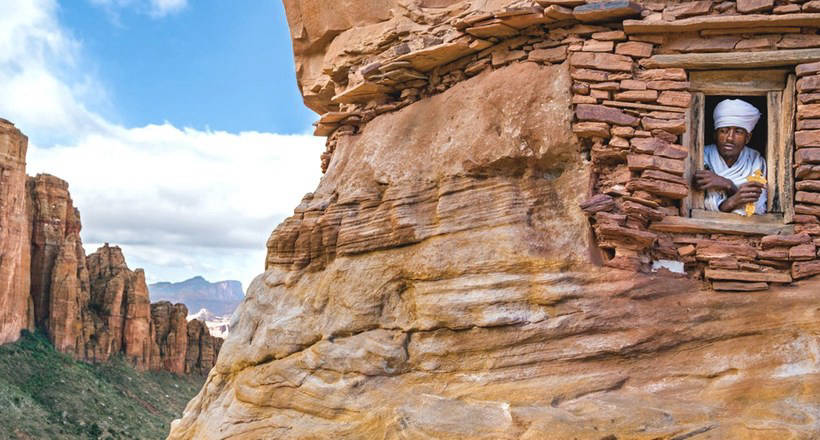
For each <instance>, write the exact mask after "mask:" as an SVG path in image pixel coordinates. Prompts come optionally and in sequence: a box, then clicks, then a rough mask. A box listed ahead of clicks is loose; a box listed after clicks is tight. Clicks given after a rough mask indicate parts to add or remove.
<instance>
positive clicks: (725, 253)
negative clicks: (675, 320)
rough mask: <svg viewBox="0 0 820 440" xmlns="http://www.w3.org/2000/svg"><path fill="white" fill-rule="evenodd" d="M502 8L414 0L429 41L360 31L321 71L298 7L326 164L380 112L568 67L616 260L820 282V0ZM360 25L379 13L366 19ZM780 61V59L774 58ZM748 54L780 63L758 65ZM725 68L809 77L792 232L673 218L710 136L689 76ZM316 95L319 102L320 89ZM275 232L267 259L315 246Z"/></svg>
mask: <svg viewBox="0 0 820 440" xmlns="http://www.w3.org/2000/svg"><path fill="white" fill-rule="evenodd" d="M407 3H412V2H407ZM422 3H423V2H422ZM504 3H510V2H499V5H500V6H504V7H498V8H496V9H493V7H494V3H493V2H475V3H472V4H468V5H466V6H465V3H464V2H455V1H452V2H448V1H445V2H438V3H436V5H433V6H430V5H424V4H421V5H418V2H416V3H413V4H414V5H417V6H416V7H421V8H424V7H425V6H427V7H429V8H432V10H433V11H440V12H439V13H438V14H431V13H430V10H431V9H426V10H425V13H426V21H425V22H424V23H423V24H425V25H426V28H425V31H424V33H423V35H420V33H421V32H422V31H419V30H418V26H417V25H418V23H404V22H400V23H399V24H396V25H394V27H395V29H394V30H393V32H386V33H384V34H376V35H377V37H374V38H373V39H371V40H367V39H366V38H365V39H364V41H365V42H364V43H362V42H361V41H360V40H362V38H359V40H356V37H361V35H355V36H352V37H349V38H350V40H352V41H357V42H358V43H359V45H360V47H356V48H355V49H354V50H347V51H344V52H343V51H341V50H340V49H339V47H338V46H334V45H335V44H336V43H335V42H334V44H331V45H330V46H329V47H327V48H326V50H327V52H326V53H325V56H324V58H323V59H322V62H323V63H324V64H323V65H322V66H321V70H319V67H317V66H316V65H317V64H318V61H317V60H316V59H314V58H310V57H307V58H305V57H299V55H300V51H301V50H306V49H305V48H306V47H309V46H311V44H313V45H316V44H321V42H322V38H324V37H322V35H327V34H326V33H327V32H331V30H329V29H327V28H323V27H322V26H319V25H318V24H316V23H315V22H313V23H312V22H310V21H309V19H307V18H305V17H306V16H307V13H305V12H304V11H302V15H297V14H294V13H291V14H290V15H289V19H290V21H291V26H292V27H293V26H294V25H295V26H297V27H299V26H301V29H302V34H301V35H295V36H294V50H295V52H296V53H297V58H298V59H299V60H300V61H301V62H302V63H307V64H312V65H314V66H313V67H311V71H310V72H307V71H306V70H304V69H301V68H300V70H299V75H300V81H301V83H302V86H303V90H305V95H306V98H305V99H306V103H308V105H311V106H312V107H313V108H316V109H321V110H322V111H324V113H323V114H322V116H321V118H320V120H319V121H318V122H317V123H316V134H317V135H326V136H328V141H327V150H326V152H325V153H324V154H323V156H322V169H323V171H327V170H328V167H329V166H330V165H331V162H332V158H333V153H334V151H335V149H336V147H337V145H338V144H339V142H340V140H341V139H343V138H345V137H348V136H351V135H355V134H358V133H360V132H361V131H362V127H363V126H365V125H366V124H368V123H369V121H371V120H372V119H374V118H375V117H376V116H378V115H380V114H384V113H389V112H397V111H399V110H400V109H401V108H404V107H406V106H408V105H410V104H412V103H414V102H417V101H419V100H420V99H422V98H426V97H430V96H433V95H437V94H440V93H442V92H443V91H445V90H447V89H449V88H451V87H452V86H453V85H455V84H457V83H459V82H461V81H464V80H465V79H467V78H471V77H473V76H476V75H478V74H480V73H481V72H484V71H485V70H495V69H500V68H502V67H504V66H507V65H511V64H516V63H537V64H541V65H562V66H564V67H566V68H568V69H569V74H570V77H571V78H572V83H571V84H570V85H569V87H570V90H571V92H572V105H573V110H574V121H573V122H572V131H573V132H574V133H575V135H576V136H577V137H578V139H579V140H580V142H581V145H582V146H581V151H580V152H579V153H580V154H581V156H582V158H583V159H584V160H587V161H589V163H590V164H591V169H592V171H593V174H592V181H591V182H590V192H589V198H588V200H587V201H585V202H584V203H583V204H582V205H581V207H582V209H583V210H584V211H585V212H586V213H587V214H588V215H589V218H590V224H591V225H592V228H593V231H594V234H595V237H596V241H597V243H598V246H599V248H600V249H601V260H602V262H603V263H604V264H606V265H607V266H611V267H616V268H621V269H627V270H633V271H643V272H647V271H649V270H651V268H652V264H653V262H656V261H659V260H672V261H678V262H681V263H683V264H684V265H685V268H686V271H687V273H689V274H692V275H694V276H696V277H699V278H703V279H705V280H707V281H710V282H711V286H712V287H713V288H715V289H723V290H759V289H765V288H767V287H768V285H769V283H786V284H787V283H790V282H792V280H795V279H800V278H805V277H809V276H812V275H816V274H818V273H820V259H819V257H818V248H817V246H818V244H820V238H818V237H820V192H819V191H820V171H819V170H820V148H817V147H820V130H818V128H820V122H818V121H820V111H818V109H817V108H815V107H818V106H820V104H818V102H820V76H818V71H820V64H818V62H820V61H818V60H820V52H818V49H817V48H820V35H818V33H817V31H818V26H820V21H818V19H820V14H818V12H820V3H818V2H817V1H809V2H805V1H777V2H775V1H751V0H747V1H738V2H734V1H725V2H713V1H709V0H703V1H694V2H681V3H678V2H627V1H612V2H602V3H593V2H590V3H585V2H583V1H548V0H543V1H519V2H513V4H512V5H506V6H505V5H503V4H504ZM303 7H304V6H303ZM404 7H407V8H411V9H412V7H413V6H412V5H407V4H405V5H404ZM368 10H371V9H368ZM371 11H372V10H371ZM376 15H378V14H376ZM410 16H411V17H412V15H410ZM431 17H432V19H431ZM360 19H361V20H368V18H367V16H366V15H363V16H361V17H360ZM300 20H302V21H305V23H302V22H301V21H300ZM369 20H373V21H374V23H373V24H367V25H364V26H362V27H363V28H367V29H371V30H373V31H376V30H378V29H380V28H387V26H386V25H385V24H383V22H379V21H378V19H377V18H376V17H370V18H369ZM325 24H326V23H325ZM312 31H313V34H311V32H312ZM343 41H348V40H345V39H343ZM348 49H350V48H348ZM778 52H779V53H782V57H780V58H779V59H778V57H779V56H778V55H774V57H773V54H777V53H778ZM672 54H704V55H708V54H727V55H732V56H733V57H732V58H725V59H724V60H725V61H723V62H721V61H720V59H717V61H716V62H715V63H713V64H712V65H711V66H710V67H708V68H707V67H703V66H698V67H695V68H694V69H692V68H687V67H688V66H675V65H674V63H675V62H674V61H669V60H668V59H664V58H663V57H662V56H664V55H672ZM743 54H750V55H751V54H757V55H761V54H765V55H766V57H767V59H769V60H771V59H776V60H777V61H774V62H771V61H769V62H768V64H767V62H763V61H760V62H757V63H755V62H754V61H752V62H749V61H744V60H743V58H744V55H743ZM729 63H732V64H729ZM679 64H680V63H679ZM721 66H725V67H726V68H727V69H729V68H732V69H737V68H739V67H744V66H746V67H747V68H750V69H753V68H758V69H761V68H764V67H768V66H777V67H778V68H786V69H789V70H790V71H791V72H792V73H794V74H796V76H797V79H798V80H797V84H796V92H795V95H794V96H793V97H792V99H793V102H794V103H795V105H794V107H795V108H794V109H793V110H794V113H795V120H793V121H788V123H789V124H792V126H793V127H794V128H795V130H796V131H795V132H794V137H793V140H792V139H786V140H783V142H785V143H788V145H787V146H786V150H787V151H791V150H792V148H793V149H794V156H793V157H789V160H793V163H794V165H795V169H794V179H793V180H791V181H790V182H789V184H791V185H793V186H794V188H795V189H796V192H795V193H794V194H793V196H794V201H793V207H794V215H793V216H790V218H788V220H787V222H788V223H793V225H787V226H786V227H783V228H776V227H775V228H770V229H769V230H766V231H764V230H760V231H757V230H751V231H750V230H748V229H743V230H742V231H734V230H731V229H732V228H729V231H725V230H722V229H721V228H717V229H716V228H711V227H706V226H699V225H697V224H695V225H691V224H688V223H687V225H686V226H685V227H682V226H680V225H678V224H677V223H675V222H671V224H670V221H669V219H667V220H666V221H664V218H666V217H678V216H680V215H681V214H682V213H683V215H684V216H688V212H686V211H688V209H686V207H683V208H682V204H684V203H685V202H684V200H685V199H687V198H688V197H689V196H690V194H691V193H692V191H693V189H692V188H691V184H690V181H691V177H690V176H691V172H692V166H691V164H690V160H691V159H692V158H691V157H690V155H689V152H690V144H691V143H692V141H691V139H687V136H695V135H696V134H694V133H693V132H692V130H691V127H688V126H687V115H688V114H690V113H691V112H692V108H693V106H694V104H693V94H692V93H691V90H690V81H689V74H690V72H691V71H694V70H706V69H708V70H719V69H720V68H721ZM770 68H771V67H770ZM317 71H321V73H322V74H317ZM306 83H308V84H306ZM309 83H313V84H314V85H313V86H311V84H309ZM318 84H323V85H322V86H321V87H319V85H318ZM533 86H534V87H537V86H538V85H536V84H534V85H533ZM318 90H322V92H321V93H319V94H318V95H313V94H312V92H311V91H318ZM328 90H332V91H333V93H329V92H328ZM328 110H329V111H328ZM765 122H766V121H761V123H765ZM789 155H791V153H789ZM297 214H298V212H297ZM299 215H300V216H301V214H299ZM298 218H299V217H296V218H294V219H293V221H300V220H297V219H298ZM324 218H325V219H326V218H327V217H324ZM300 224H301V223H300ZM741 229H742V228H741ZM752 229H753V228H752ZM331 230H332V229H331ZM277 231H278V232H274V234H273V235H272V236H271V240H270V241H269V253H268V264H269V265H275V264H289V263H291V262H295V261H304V258H305V257H295V256H294V254H299V253H300V251H299V250H298V248H299V247H300V245H301V244H302V243H299V241H300V240H299V238H298V233H295V231H293V230H292V228H289V226H288V222H286V223H285V224H284V225H283V226H282V227H280V228H279V229H277ZM294 234H295V235H294ZM302 241H303V242H304V240H302ZM311 242H312V243H314V244H315V243H317V241H316V240H312V241H311ZM306 251H307V250H306ZM306 251H302V253H304V252H306ZM307 252H309V251H307Z"/></svg>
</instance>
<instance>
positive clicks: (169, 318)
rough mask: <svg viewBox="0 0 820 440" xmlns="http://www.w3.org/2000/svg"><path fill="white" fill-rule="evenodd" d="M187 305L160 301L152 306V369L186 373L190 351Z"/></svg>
mask: <svg viewBox="0 0 820 440" xmlns="http://www.w3.org/2000/svg"><path fill="white" fill-rule="evenodd" d="M186 316H188V309H187V308H186V307H185V304H171V303H169V302H168V301H160V302H158V303H154V304H151V320H152V322H153V339H154V345H155V347H154V351H153V355H152V358H151V368H152V369H154V370H167V371H171V372H174V373H177V374H182V373H184V372H185V356H186V351H187V349H188V326H187V322H186V321H185V317H186Z"/></svg>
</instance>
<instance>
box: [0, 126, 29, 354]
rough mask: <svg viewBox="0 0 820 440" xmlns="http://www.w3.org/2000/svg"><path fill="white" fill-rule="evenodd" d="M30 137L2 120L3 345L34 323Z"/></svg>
mask: <svg viewBox="0 0 820 440" xmlns="http://www.w3.org/2000/svg"><path fill="white" fill-rule="evenodd" d="M27 148H28V139H27V138H26V137H25V136H24V135H23V133H21V132H20V130H18V129H16V128H15V127H14V124H12V123H11V122H9V121H6V120H5V119H0V344H5V343H7V342H13V341H16V340H17V338H18V337H19V336H20V331H21V330H23V329H29V330H30V329H32V328H33V326H34V318H33V316H32V314H33V307H32V305H31V299H30V296H29V294H28V291H29V283H30V281H29V275H28V273H29V266H30V248H29V242H30V240H31V238H30V230H29V222H28V216H27V208H26V150H27Z"/></svg>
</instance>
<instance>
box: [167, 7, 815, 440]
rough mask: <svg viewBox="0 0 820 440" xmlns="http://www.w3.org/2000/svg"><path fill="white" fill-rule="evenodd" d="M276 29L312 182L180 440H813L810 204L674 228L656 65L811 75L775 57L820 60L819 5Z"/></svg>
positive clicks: (664, 91) (524, 10)
mask: <svg viewBox="0 0 820 440" xmlns="http://www.w3.org/2000/svg"><path fill="white" fill-rule="evenodd" d="M284 3H285V6H286V9H287V14H288V22H289V24H290V27H291V35H292V38H293V46H294V52H295V54H296V64H297V70H298V72H297V74H298V78H299V85H300V87H301V90H302V93H303V95H304V97H305V103H306V104H307V105H308V106H309V107H310V108H312V109H314V110H316V111H317V112H321V113H322V116H321V118H320V120H319V122H318V123H317V134H320V135H328V149H327V152H326V153H325V155H324V156H323V164H322V165H323V169H325V171H326V173H325V175H324V177H323V178H322V180H321V182H320V183H319V185H318V187H317V189H316V191H314V192H313V193H311V194H308V195H307V196H306V197H305V198H304V199H303V201H302V203H301V204H300V205H299V206H298V207H297V208H296V210H295V212H294V215H293V216H292V217H290V218H289V219H287V220H285V221H284V222H283V223H282V224H281V225H279V226H278V227H277V228H276V230H275V231H274V232H273V234H272V235H271V237H270V239H269V241H268V255H267V260H266V271H265V272H264V273H263V274H262V275H260V276H259V277H257V278H256V279H255V280H254V282H253V283H252V284H251V286H249V288H248V292H247V296H246V299H245V301H244V302H243V304H242V305H241V306H240V308H239V309H238V311H237V313H236V315H235V316H236V317H237V319H236V322H234V323H233V325H232V333H231V334H230V335H229V337H228V339H227V340H226V341H225V344H224V346H223V348H222V350H221V352H220V355H219V358H218V360H217V364H216V366H215V368H214V369H213V370H211V373H210V375H209V378H208V381H207V382H206V384H205V386H204V387H203V389H202V391H201V392H200V394H199V395H198V396H197V397H196V398H194V400H192V401H191V403H190V404H189V405H188V407H187V408H186V412H185V414H184V416H183V417H182V418H181V419H180V420H178V421H175V423H174V425H173V427H172V430H171V433H170V436H169V438H171V439H183V438H185V439H194V438H195V439H210V438H213V439H217V438H219V439H221V438H232V439H255V438H293V439H296V438H385V439H399V438H407V439H416V438H419V439H421V438H437V439H438V438H452V439H462V438H487V439H507V438H509V439H518V438H523V439H568V438H578V439H595V440H600V439H647V440H648V439H666V440H670V439H678V440H681V439H686V438H715V439H718V438H720V439H724V438H726V439H728V438H731V439H743V438H749V439H751V438H755V439H784V438H791V439H811V438H814V437H815V436H816V434H817V432H820V397H818V396H820V392H819V391H820V355H818V352H819V351H820V339H818V335H820V325H819V324H818V323H819V322H820V320H818V311H820V308H818V303H819V302H820V299H818V296H817V295H818V293H817V292H820V280H818V279H817V277H814V278H812V277H811V275H812V274H813V273H814V272H813V269H812V268H813V267H814V266H813V264H816V263H811V262H812V261H817V256H816V247H815V245H816V243H817V237H818V236H819V235H820V230H818V229H817V228H816V227H815V226H812V224H813V223H816V222H817V221H818V220H817V214H818V213H817V212H816V210H815V211H812V209H813V206H815V205H816V204H814V205H812V204H811V203H808V202H805V200H814V199H812V198H811V197H812V196H803V198H802V200H804V202H799V203H798V204H797V205H796V206H803V208H800V209H799V210H798V211H799V212H797V214H799V215H800V217H798V216H795V217H794V218H793V219H787V221H789V222H792V221H793V222H792V223H789V224H787V225H785V226H784V225H783V224H782V223H781V226H780V227H779V229H776V230H775V233H772V232H763V231H762V229H761V228H759V227H749V226H746V227H745V228H739V227H736V226H731V225H730V226H727V225H725V224H723V225H722V226H720V227H719V228H718V227H714V226H713V228H716V229H711V230H709V229H706V230H704V229H703V228H704V226H703V225H704V224H707V223H708V222H700V223H698V222H689V223H685V222H684V221H683V220H678V218H677V215H678V213H680V212H682V211H684V210H685V209H686V206H685V205H684V204H683V202H682V200H684V199H686V197H687V196H688V193H689V187H688V180H687V179H686V176H687V174H686V173H687V172H691V169H690V168H687V167H688V166H689V165H687V164H689V163H690V162H688V160H689V159H688V156H689V153H688V150H687V149H685V148H683V147H682V144H683V143H687V142H690V140H691V139H692V134H691V124H692V121H693V116H692V114H693V113H692V112H693V110H692V107H691V105H692V102H693V101H696V100H697V99H695V98H693V96H695V97H696V96H697V95H693V93H692V92H690V91H689V89H690V87H693V85H692V84H691V83H690V82H689V76H688V75H689V73H688V72H687V70H685V69H684V68H682V67H675V66H671V65H670V64H669V63H672V62H673V61H675V60H679V59H680V58H674V57H672V58H670V56H672V55H668V54H688V53H698V54H700V53H710V55H711V54H713V53H720V54H722V53H724V52H727V51H738V52H744V53H741V54H740V56H736V57H733V58H731V59H732V60H735V61H733V62H736V63H738V64H736V65H734V66H735V67H739V66H741V64H740V63H742V62H749V61H751V62H758V63H760V64H758V65H757V66H758V67H760V66H766V65H767V63H768V65H772V64H771V63H775V65H778V66H781V65H782V66H789V67H788V68H789V69H792V71H795V72H796V73H797V74H799V75H800V76H807V75H808V76H810V75H815V74H816V73H817V72H818V71H820V66H818V67H816V68H814V67H811V66H812V65H804V64H802V63H806V62H807V61H820V53H818V51H817V50H816V49H810V51H809V52H799V53H797V52H794V53H792V52H782V53H776V52H777V51H779V50H784V51H788V50H791V49H792V48H794V47H799V48H801V49H805V48H816V47H820V37H818V33H817V27H818V23H820V15H819V14H816V12H818V11H820V4H818V2H773V1H769V2H752V1H745V0H740V1H737V2H734V1H727V2H721V3H713V2H711V1H698V2H684V3H678V2H669V3H666V2H641V3H633V2H627V1H613V2H602V3H586V2H584V1H581V0H579V1H563V0H555V1H552V0H543V1H542V0H538V1H511V0H477V1H458V0H452V1H448V0H441V1H439V0H429V1H428V0H392V1H367V0H362V1H354V2H345V3H344V4H342V3H337V4H329V3H327V2H321V1H318V0H285V2H284ZM625 19H626V20H625ZM766 49H769V50H770V52H775V53H768V54H756V55H755V54H752V53H751V52H760V51H763V50H766ZM746 52H748V53H746ZM653 54H658V55H659V56H658V57H657V58H656V57H654V56H653ZM661 55H663V56H661ZM731 55H736V54H731ZM789 56H791V57H793V58H788V57H789ZM812 57H814V58H812ZM724 58H725V57H724ZM670 60H671V61H670ZM687 60H690V61H691V60H700V61H698V62H700V63H702V64H700V65H701V66H706V65H707V64H708V63H709V62H711V61H709V60H713V58H709V57H708V56H707V57H705V58H704V57H701V58H695V57H692V58H687ZM704 60H705V61H704ZM784 60H787V61H784ZM677 62H680V61H677ZM691 62H694V61H691ZM714 62H718V58H714ZM777 63H781V64H777ZM789 63H791V64H789ZM795 66H797V67H795ZM801 66H802V67H801ZM701 69H703V67H701ZM812 69H814V70H812ZM812 81H814V80H812ZM816 88H820V82H816V83H812V82H811V81H806V80H804V81H803V83H802V85H801V86H800V87H798V89H802V91H800V94H797V93H796V92H794V91H792V92H793V93H792V96H793V97H794V98H795V100H797V99H801V100H804V101H802V102H803V103H804V104H809V105H811V104H810V103H812V102H817V100H818V99H820V97H819V96H815V95H817V94H816V93H814V94H812V91H813V90H816ZM780 93H782V94H781V95H772V96H774V97H776V96H780V97H781V98H782V97H783V96H787V95H788V89H787V90H785V91H781V92H780ZM809 95H812V96H809ZM770 99H772V100H774V99H775V98H770ZM778 99H779V98H778ZM778 102H781V101H778ZM784 108H785V109H788V108H789V106H785V107H784ZM812 108H813V107H812ZM812 108H807V107H802V111H801V107H797V111H798V115H797V116H796V119H795V118H793V119H788V118H789V116H788V115H789V113H788V112H786V113H785V121H786V122H784V125H783V127H786V126H787V125H786V124H787V123H791V124H796V123H798V122H799V124H801V125H799V126H798V127H803V128H798V130H802V131H804V133H802V134H801V135H800V136H802V138H801V140H800V141H799V142H798V143H797V145H792V144H790V141H789V140H788V139H782V143H781V144H778V145H781V146H782V147H784V148H786V147H788V148H793V147H798V148H795V150H800V149H801V148H809V147H810V145H811V144H812V143H813V142H815V141H813V140H811V139H813V138H812V136H815V135H816V130H814V129H809V128H808V127H817V125H812V124H816V123H817V121H818V119H820V116H815V115H820V113H814V110H812ZM687 115H688V116H687ZM806 121H812V122H806ZM687 130H689V131H687ZM812 130H814V131H812ZM805 131H812V133H806V132H805ZM687 133H689V134H688V135H687ZM687 136H688V137H687ZM789 151H791V150H789ZM788 157H789V158H791V157H792V156H791V154H790V155H789V156H788ZM794 157H795V158H797V160H799V161H800V162H801V164H802V165H801V166H803V167H804V168H803V170H802V171H800V172H799V173H798V175H796V178H797V179H804V180H800V182H802V181H807V180H811V179H817V177H810V176H816V170H815V168H814V167H816V166H817V165H813V164H815V163H818V162H820V159H817V158H814V156H813V153H812V152H807V153H799V152H798V153H796V155H795V156H794ZM815 160H816V161H818V162H814V161H815ZM687 170H689V171H687ZM812 173H814V174H812ZM801 176H802V177H801ZM799 186H800V187H801V188H804V189H806V190H808V189H810V188H814V187H815V186H814V184H813V183H812V184H806V183H800V185H799ZM817 188H820V187H817ZM801 191H802V190H801ZM812 191H813V190H812ZM809 205H812V206H809ZM807 206H808V208H806V207H807ZM812 212H814V213H815V214H811V213H812ZM786 214H787V215H788V214H789V213H788V212H787V213H786ZM673 220H674V221H677V222H679V223H676V224H677V225H680V224H688V225H690V226H689V229H687V230H682V228H681V227H678V229H675V230H672V229H670V228H669V227H668V226H667V225H669V224H670V222H671V221H673ZM687 221H688V220H687ZM681 222H682V223H681ZM661 224H662V225H663V226H659V225H661ZM653 225H654V226H653ZM691 225H695V226H691ZM696 228H700V229H696ZM777 232H781V233H780V234H777ZM787 232H792V233H787ZM794 232H798V234H794ZM800 246H802V247H801V248H799V249H793V248H795V247H800ZM771 249H777V250H778V251H777V252H779V253H778V254H777V255H776V259H773V258H770V257H771V256H772V255H774V254H776V253H777V252H773V251H771ZM783 249H785V253H783ZM798 255H799V258H796V257H798ZM657 259H670V260H674V261H677V262H679V263H681V264H682V266H683V267H684V268H685V272H686V273H684V274H671V273H669V272H667V271H664V270H662V271H660V272H658V273H654V274H653V273H651V272H649V263H651V262H652V261H653V260H657ZM806 261H807V262H808V263H803V262H806ZM624 269H625V270H624ZM761 288H762V289H768V290H766V292H764V293H760V292H757V293H747V292H746V293H743V292H736V291H738V290H755V289H761ZM718 289H720V290H718ZM723 290H727V291H728V290H731V291H735V292H733V293H726V292H723Z"/></svg>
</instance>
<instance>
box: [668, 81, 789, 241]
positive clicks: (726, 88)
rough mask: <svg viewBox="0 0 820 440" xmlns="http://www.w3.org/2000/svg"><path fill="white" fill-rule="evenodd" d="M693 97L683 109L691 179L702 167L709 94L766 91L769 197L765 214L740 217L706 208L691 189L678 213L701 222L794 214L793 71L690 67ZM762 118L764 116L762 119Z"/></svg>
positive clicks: (783, 220) (779, 221) (783, 218)
mask: <svg viewBox="0 0 820 440" xmlns="http://www.w3.org/2000/svg"><path fill="white" fill-rule="evenodd" d="M689 80H690V91H691V92H692V103H691V105H690V106H689V109H688V110H687V112H686V126H687V130H686V132H685V133H684V135H683V144H684V145H685V146H687V147H688V148H689V159H688V160H687V164H686V171H685V174H684V177H685V178H686V179H687V181H690V182H691V181H692V175H693V173H694V171H695V170H700V169H703V150H704V135H705V130H706V115H705V114H704V113H705V111H704V109H705V105H706V96H707V95H734V96H765V97H766V105H767V112H766V113H767V121H766V124H767V135H768V136H767V140H766V144H767V145H766V166H767V179H768V182H769V183H768V184H767V190H768V200H767V203H766V207H767V209H766V211H767V214H765V215H755V216H753V217H742V216H738V215H736V214H731V213H722V212H713V211H706V210H705V207H704V202H703V198H704V195H703V191H697V190H695V189H694V188H692V189H691V191H690V194H689V196H688V197H687V198H685V199H683V200H682V202H681V217H690V218H691V220H693V221H694V220H695V219H704V221H705V222H710V223H714V222H718V223H719V222H721V221H725V222H734V223H738V222H740V223H748V224H768V225H770V226H777V225H783V224H788V223H792V222H793V220H794V200H793V199H794V172H793V169H792V157H793V154H794V112H795V103H794V99H795V81H796V78H795V75H794V72H793V71H792V70H786V69H754V70H703V71H690V72H689ZM761 122H762V121H761Z"/></svg>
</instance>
